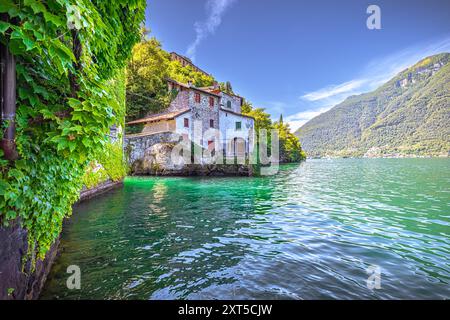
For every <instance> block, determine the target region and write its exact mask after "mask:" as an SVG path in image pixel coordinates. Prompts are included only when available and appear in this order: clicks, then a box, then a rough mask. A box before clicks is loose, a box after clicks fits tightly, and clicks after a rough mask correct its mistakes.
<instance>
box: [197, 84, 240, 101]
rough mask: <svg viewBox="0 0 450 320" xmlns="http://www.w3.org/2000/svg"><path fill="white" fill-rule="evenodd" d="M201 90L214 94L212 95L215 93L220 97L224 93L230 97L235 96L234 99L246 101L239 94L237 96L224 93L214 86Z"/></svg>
mask: <svg viewBox="0 0 450 320" xmlns="http://www.w3.org/2000/svg"><path fill="white" fill-rule="evenodd" d="M199 89H201V90H204V91H208V92H212V93H215V94H217V95H219V94H220V93H221V92H223V93H225V94H227V95H229V96H234V97H237V98H241V99H244V98H243V97H241V96H240V95H238V94H235V93H226V92H224V91H222V90H220V89H218V88H216V87H214V86H211V87H201V88H199Z"/></svg>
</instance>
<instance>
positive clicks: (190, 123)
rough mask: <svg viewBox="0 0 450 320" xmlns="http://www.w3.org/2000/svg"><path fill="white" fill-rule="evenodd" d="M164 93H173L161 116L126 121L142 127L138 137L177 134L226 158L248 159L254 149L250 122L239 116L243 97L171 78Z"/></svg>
mask: <svg viewBox="0 0 450 320" xmlns="http://www.w3.org/2000/svg"><path fill="white" fill-rule="evenodd" d="M167 83H168V90H170V91H172V90H175V91H176V92H177V95H176V98H175V99H174V100H173V101H172V103H171V104H170V106H169V107H168V109H167V110H166V111H165V112H164V113H160V114H155V115H151V116H149V117H146V118H144V119H139V120H135V121H131V122H129V123H128V124H127V125H136V124H144V128H143V130H142V133H140V135H154V134H160V133H164V132H172V133H177V134H178V135H180V136H182V137H183V139H184V140H190V141H193V142H195V143H196V144H199V145H201V146H202V147H203V148H204V149H209V150H210V151H213V150H214V151H215V152H219V151H220V152H223V153H224V154H225V155H226V156H240V157H244V156H248V154H249V153H251V152H253V149H254V137H253V135H254V119H253V118H252V117H249V116H246V115H243V114H242V113H241V106H242V103H243V98H241V97H239V96H237V95H233V94H227V93H225V92H222V91H221V90H220V89H219V87H218V86H213V87H207V88H197V87H195V86H193V85H192V84H190V83H189V84H184V83H180V82H177V81H175V80H172V79H168V80H167Z"/></svg>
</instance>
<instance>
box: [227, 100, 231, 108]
mask: <svg viewBox="0 0 450 320" xmlns="http://www.w3.org/2000/svg"><path fill="white" fill-rule="evenodd" d="M227 108H228V109H231V101H230V100H228V101H227Z"/></svg>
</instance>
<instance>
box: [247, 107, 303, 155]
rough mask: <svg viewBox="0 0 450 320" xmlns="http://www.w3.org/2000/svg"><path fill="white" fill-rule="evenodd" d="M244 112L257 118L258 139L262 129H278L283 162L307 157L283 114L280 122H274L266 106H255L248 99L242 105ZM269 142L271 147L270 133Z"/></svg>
mask: <svg viewBox="0 0 450 320" xmlns="http://www.w3.org/2000/svg"><path fill="white" fill-rule="evenodd" d="M242 113H243V114H245V115H248V116H251V117H253V118H254V119H255V130H256V136H257V138H258V140H259V133H260V130H261V129H266V130H267V131H268V132H270V130H272V129H275V130H277V131H278V137H279V142H280V161H281V162H299V161H301V160H304V159H305V158H306V154H305V153H304V151H303V150H302V147H301V144H300V141H299V139H298V138H297V137H296V136H295V135H294V134H293V133H292V132H291V129H290V127H289V124H287V123H286V124H285V123H283V116H282V115H281V116H280V120H279V121H278V122H274V123H273V122H272V120H271V116H270V114H268V113H267V112H266V111H265V109H264V108H253V106H252V104H251V103H250V102H248V101H244V103H243V105H242ZM267 144H268V147H269V148H270V145H271V136H270V134H269V135H268V142H267ZM258 147H259V145H258ZM269 151H270V150H269Z"/></svg>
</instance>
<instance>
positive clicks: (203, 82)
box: [168, 60, 215, 87]
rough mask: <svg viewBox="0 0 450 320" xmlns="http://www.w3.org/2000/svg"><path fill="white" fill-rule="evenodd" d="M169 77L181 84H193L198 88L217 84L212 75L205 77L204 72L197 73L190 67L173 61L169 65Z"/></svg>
mask: <svg viewBox="0 0 450 320" xmlns="http://www.w3.org/2000/svg"><path fill="white" fill-rule="evenodd" d="M168 73H169V77H170V78H172V79H174V80H176V81H178V82H181V83H188V82H191V83H192V84H193V85H194V86H196V87H209V86H212V85H213V84H214V82H215V79H214V77H213V76H211V75H208V76H207V75H205V74H204V73H202V72H198V71H196V70H195V69H194V68H193V67H191V66H190V65H187V66H185V67H183V66H182V65H181V63H180V62H179V61H176V60H173V61H171V62H170V63H169V70H168Z"/></svg>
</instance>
